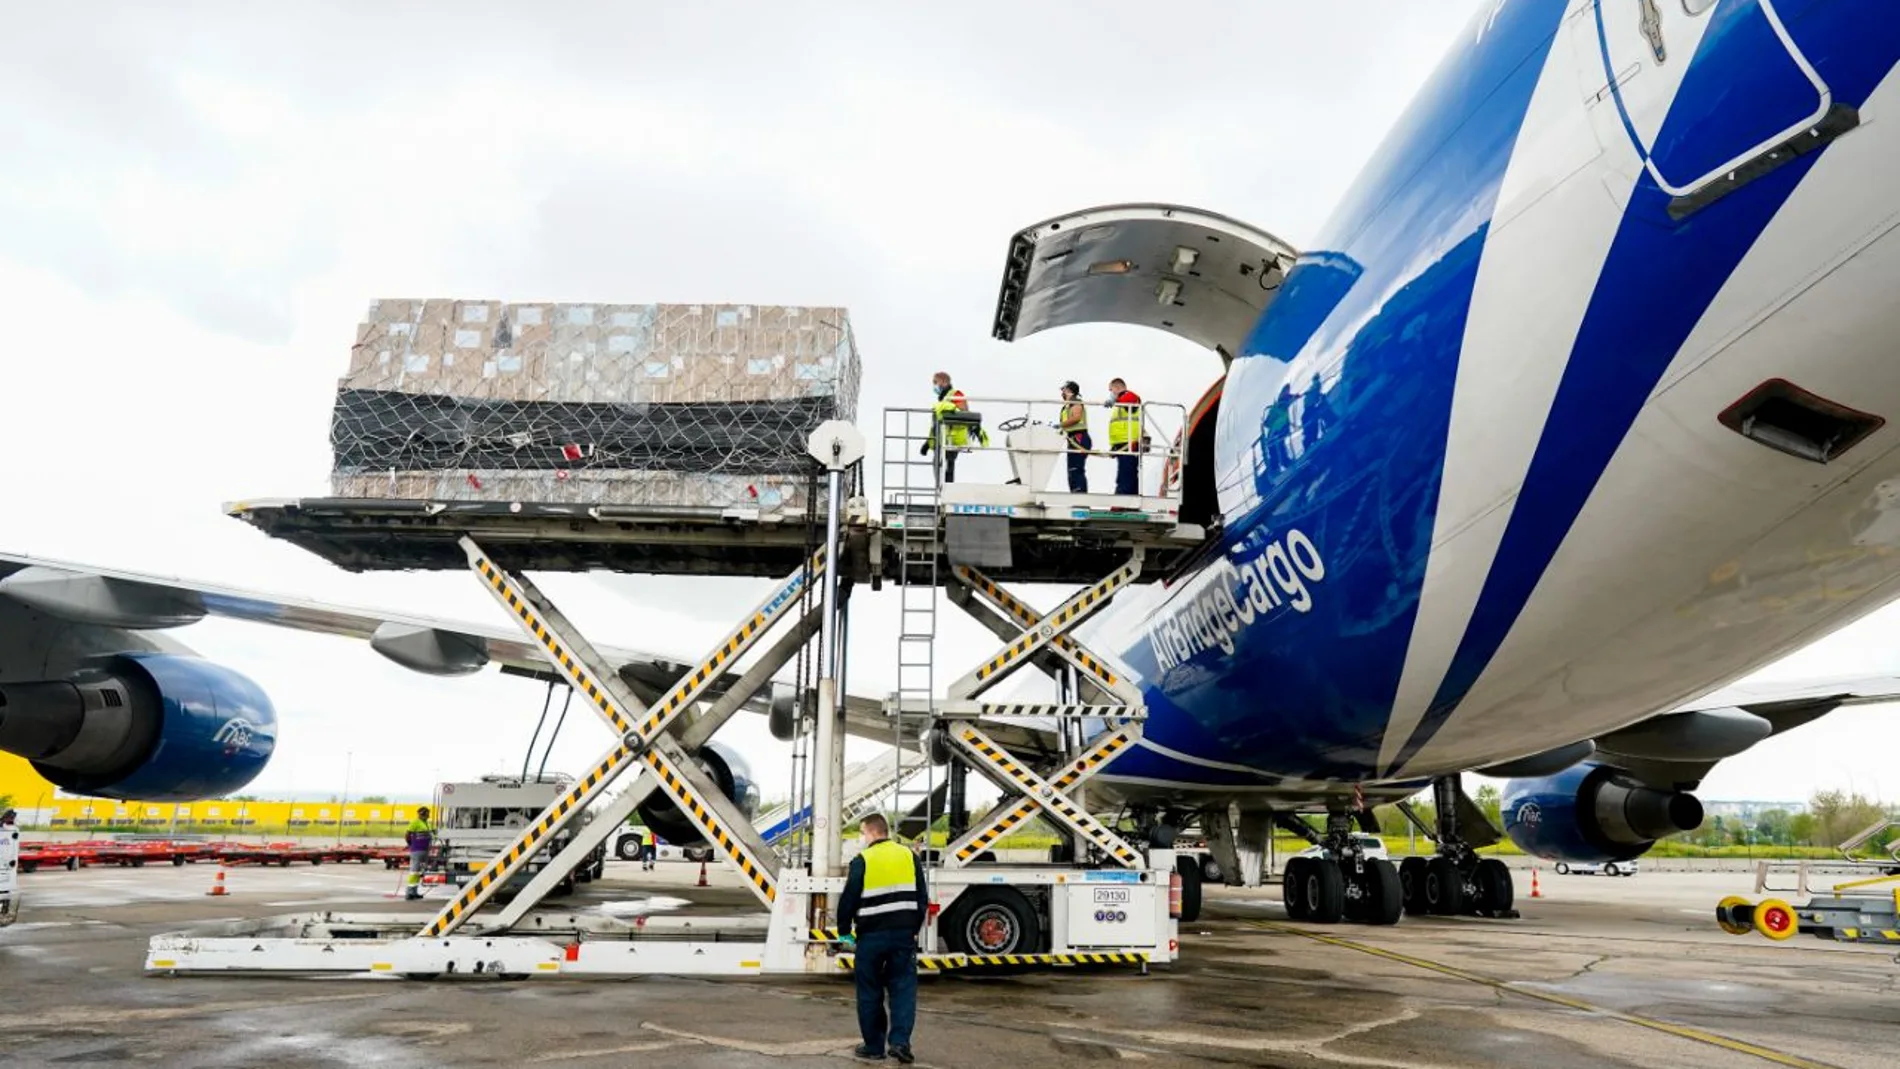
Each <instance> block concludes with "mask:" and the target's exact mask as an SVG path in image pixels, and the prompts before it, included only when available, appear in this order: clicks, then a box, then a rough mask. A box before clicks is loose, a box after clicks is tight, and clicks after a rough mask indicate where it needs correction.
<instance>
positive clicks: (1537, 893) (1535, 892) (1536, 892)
mask: <svg viewBox="0 0 1900 1069" xmlns="http://www.w3.org/2000/svg"><path fill="white" fill-rule="evenodd" d="M1531 897H1532V898H1542V897H1544V892H1543V890H1542V889H1541V888H1539V887H1538V886H1537V866H1535V865H1533V866H1531Z"/></svg>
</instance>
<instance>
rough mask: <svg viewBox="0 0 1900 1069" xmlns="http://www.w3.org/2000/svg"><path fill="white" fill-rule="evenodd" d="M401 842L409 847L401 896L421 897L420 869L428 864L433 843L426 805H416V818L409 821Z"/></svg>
mask: <svg viewBox="0 0 1900 1069" xmlns="http://www.w3.org/2000/svg"><path fill="white" fill-rule="evenodd" d="M403 844H404V845H405V846H407V847H408V848H409V878H408V879H407V880H406V881H404V883H403V892H402V896H403V897H404V898H406V899H410V900H412V901H413V900H415V899H418V898H421V897H422V869H423V866H424V865H426V864H428V861H429V848H430V847H432V846H434V845H435V825H433V824H431V823H429V807H428V806H426V805H421V806H417V807H416V818H415V819H414V820H411V821H410V822H409V830H408V831H407V832H406V833H404V835H403Z"/></svg>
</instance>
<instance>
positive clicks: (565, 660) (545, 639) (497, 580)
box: [472, 555, 633, 735]
mask: <svg viewBox="0 0 1900 1069" xmlns="http://www.w3.org/2000/svg"><path fill="white" fill-rule="evenodd" d="M472 563H473V564H474V567H475V571H476V572H477V573H478V574H480V575H481V577H482V581H483V582H485V583H487V584H488V587H489V589H490V590H492V591H493V592H494V594H495V596H496V597H497V598H498V599H500V600H501V603H502V604H503V605H504V606H506V607H507V609H508V611H509V612H511V613H513V614H514V615H515V618H516V619H518V620H520V621H521V626H522V628H523V629H525V630H526V631H527V632H528V633H529V634H530V635H533V636H534V639H535V641H536V642H539V643H540V644H541V648H542V649H544V650H546V651H547V654H548V656H549V657H550V658H551V659H552V660H553V661H554V664H555V665H556V666H557V667H559V668H560V669H561V671H562V673H563V674H565V675H566V676H567V679H568V682H570V683H572V684H573V685H574V689H575V690H578V691H580V692H581V693H583V694H585V695H587V700H588V701H590V702H593V703H594V708H595V709H597V710H599V712H600V715H601V716H603V717H605V718H606V719H607V723H608V724H610V725H612V726H613V729H614V730H615V731H617V732H619V733H620V734H622V735H625V734H626V733H627V731H628V730H629V729H631V728H632V726H633V725H632V723H631V722H629V721H628V720H627V717H626V715H625V714H624V713H622V712H621V711H620V708H619V707H618V706H616V705H615V704H614V701H613V699H612V698H611V697H609V696H608V694H607V689H606V687H605V686H603V685H602V684H600V683H598V682H596V681H595V680H594V677H593V676H592V675H590V674H588V671H587V668H586V667H585V666H584V665H582V664H581V661H580V659H579V658H577V657H575V656H574V651H572V650H570V649H568V648H566V646H565V645H563V642H562V639H561V638H560V636H558V635H556V634H555V633H554V631H553V630H552V629H550V628H549V627H548V626H547V624H546V622H545V621H543V620H542V618H541V614H540V613H538V612H536V611H535V609H534V606H533V605H531V604H530V603H529V601H528V597H527V595H526V594H525V593H523V592H522V591H520V590H517V589H516V588H515V583H514V581H513V580H512V579H510V578H509V577H508V573H507V572H504V571H502V570H501V569H500V568H499V567H497V566H496V565H495V562H494V561H492V560H489V559H488V558H487V557H485V556H479V555H476V556H475V557H474V560H473V561H472Z"/></svg>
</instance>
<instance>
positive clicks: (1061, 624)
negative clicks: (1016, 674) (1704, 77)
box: [976, 564, 1135, 683]
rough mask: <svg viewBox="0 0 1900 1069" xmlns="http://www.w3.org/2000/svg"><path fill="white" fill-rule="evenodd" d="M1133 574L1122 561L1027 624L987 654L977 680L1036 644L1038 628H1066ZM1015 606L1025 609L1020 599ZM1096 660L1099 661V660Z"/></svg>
mask: <svg viewBox="0 0 1900 1069" xmlns="http://www.w3.org/2000/svg"><path fill="white" fill-rule="evenodd" d="M1134 577H1135V566H1134V565H1132V564H1124V565H1122V566H1121V567H1119V568H1117V569H1115V570H1114V571H1113V572H1110V573H1109V575H1108V577H1107V578H1106V579H1103V580H1102V581H1101V582H1099V583H1096V584H1095V585H1094V586H1092V587H1089V588H1088V589H1087V590H1084V591H1082V592H1081V593H1080V594H1077V595H1075V596H1074V597H1072V598H1070V599H1069V600H1068V601H1065V602H1063V603H1062V605H1061V607H1059V608H1057V609H1056V611H1055V612H1054V613H1053V614H1051V615H1049V616H1045V617H1043V618H1042V619H1041V620H1039V621H1037V622H1036V623H1033V624H1029V625H1028V628H1029V629H1028V630H1027V631H1025V632H1024V633H1023V634H1022V635H1021V636H1020V637H1018V638H1017V639H1016V641H1014V642H1012V643H1010V644H1009V646H1008V647H1006V648H1005V649H1004V650H1003V651H1002V652H1001V653H999V654H997V655H996V656H994V657H992V658H990V659H989V661H987V662H986V663H985V664H984V665H983V666H982V667H981V668H978V669H977V670H976V679H977V682H979V683H982V682H985V681H987V680H989V679H990V678H992V677H994V676H996V675H997V674H998V673H1000V672H1001V671H1002V670H1003V669H1004V668H1006V667H1008V666H1009V665H1011V664H1013V663H1015V661H1016V660H1017V658H1019V657H1021V656H1022V655H1023V654H1025V653H1027V652H1029V650H1030V649H1031V648H1032V647H1034V646H1037V645H1039V644H1040V643H1041V636H1040V634H1039V632H1041V631H1043V630H1045V629H1049V628H1053V629H1054V630H1056V631H1058V632H1062V631H1067V630H1068V629H1069V627H1070V626H1071V625H1073V624H1075V623H1077V622H1078V621H1080V620H1081V619H1082V618H1083V617H1084V616H1087V615H1088V614H1089V613H1092V612H1094V611H1095V610H1096V609H1098V608H1101V607H1102V606H1103V605H1106V604H1107V603H1108V599H1109V598H1111V597H1113V596H1114V594H1115V591H1116V590H1118V589H1120V588H1121V587H1122V586H1123V585H1124V584H1126V583H1128V582H1129V581H1130V580H1132V579H1134ZM992 585H994V584H992ZM1011 600H1014V599H1011ZM1017 606H1018V607H1019V608H1023V609H1025V610H1026V609H1027V607H1026V606H1023V605H1022V603H1021V602H1017ZM1053 637H1054V636H1051V639H1052V640H1053ZM1092 659H1093V658H1091V660H1092ZM1096 663H1097V664H1100V662H1096ZM1090 671H1091V674H1093V669H1091V670H1090Z"/></svg>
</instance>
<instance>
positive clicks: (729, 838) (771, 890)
mask: <svg viewBox="0 0 1900 1069" xmlns="http://www.w3.org/2000/svg"><path fill="white" fill-rule="evenodd" d="M640 760H642V761H645V762H646V764H647V767H649V768H651V769H652V770H653V771H654V773H655V774H657V775H658V776H659V778H660V786H661V787H663V788H664V789H665V790H666V793H668V794H670V795H672V796H673V800H674V802H675V803H677V804H678V806H679V810H680V812H682V813H684V814H686V815H687V817H688V818H690V819H691V820H692V822H693V823H694V824H696V825H698V827H699V830H700V833H701V834H703V835H705V836H706V841H707V842H709V843H712V844H713V845H714V846H717V847H718V848H719V849H720V850H722V851H724V852H725V855H726V856H727V857H729V858H731V859H732V861H733V863H734V864H736V865H738V866H739V871H740V872H741V873H743V874H744V875H745V878H746V879H747V880H748V881H750V882H751V884H752V890H753V893H754V894H757V895H758V896H759V898H760V899H761V900H763V901H764V902H765V904H766V905H768V906H769V905H771V904H772V900H773V899H775V898H777V897H778V880H777V878H776V876H775V875H774V874H773V873H772V872H771V871H770V870H768V869H767V868H765V867H764V866H763V865H761V864H760V863H759V859H758V858H756V857H753V856H752V851H751V849H750V848H748V847H747V846H746V844H745V843H743V842H741V841H740V840H739V838H738V837H737V836H735V835H733V834H732V833H731V832H730V831H728V830H726V826H725V825H724V824H721V823H720V822H719V818H718V817H717V816H716V815H714V814H713V811H712V810H711V809H708V808H707V807H706V805H705V803H703V802H701V801H700V800H699V796H698V795H697V794H695V793H694V792H693V787H692V784H690V783H687V782H686V780H685V778H684V777H683V776H681V775H680V774H679V772H678V771H677V770H676V769H674V767H673V763H672V762H671V761H669V760H667V759H666V758H665V757H664V756H662V755H661V754H660V753H659V752H658V751H656V750H647V751H646V752H644V753H642V754H641V755H640Z"/></svg>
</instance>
